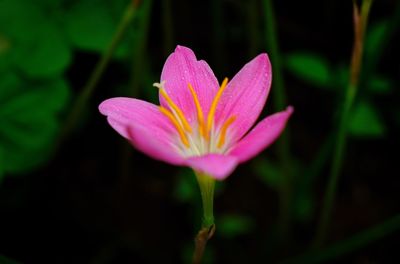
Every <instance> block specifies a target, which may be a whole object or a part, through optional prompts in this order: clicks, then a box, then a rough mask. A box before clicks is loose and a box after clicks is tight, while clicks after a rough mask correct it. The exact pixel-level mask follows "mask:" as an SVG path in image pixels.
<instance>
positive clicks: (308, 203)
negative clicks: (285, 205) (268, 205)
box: [294, 190, 315, 222]
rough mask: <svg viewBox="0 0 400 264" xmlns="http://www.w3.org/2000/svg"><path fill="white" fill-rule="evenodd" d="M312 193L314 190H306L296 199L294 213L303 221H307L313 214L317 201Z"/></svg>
mask: <svg viewBox="0 0 400 264" xmlns="http://www.w3.org/2000/svg"><path fill="white" fill-rule="evenodd" d="M311 194H312V190H308V192H305V191H304V192H302V193H300V194H298V195H296V198H295V199H294V215H295V217H296V219H297V220H299V221H301V222H307V221H309V220H310V219H311V218H312V216H313V213H314V206H315V203H314V200H313V199H312V197H311Z"/></svg>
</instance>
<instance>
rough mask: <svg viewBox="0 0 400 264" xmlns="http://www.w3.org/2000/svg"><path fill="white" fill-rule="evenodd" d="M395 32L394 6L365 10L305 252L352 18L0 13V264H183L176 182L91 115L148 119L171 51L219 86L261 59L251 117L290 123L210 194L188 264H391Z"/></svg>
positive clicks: (195, 197) (1, 7) (273, 11)
mask: <svg viewBox="0 0 400 264" xmlns="http://www.w3.org/2000/svg"><path fill="white" fill-rule="evenodd" d="M399 25H400V2H399V1H397V0H380V1H374V3H373V5H372V8H371V12H370V19H369V24H368V27H367V32H366V36H365V46H364V60H363V64H362V73H361V77H360V82H359V84H360V85H359V87H358V91H357V95H356V97H355V100H354V103H353V106H352V108H351V110H350V114H349V124H348V130H347V131H346V133H347V139H348V141H347V145H346V148H345V150H344V155H343V167H342V169H341V170H340V172H339V176H340V178H339V180H338V187H337V191H336V199H335V203H334V207H333V210H332V216H331V218H330V224H329V228H328V229H327V234H326V239H325V243H324V245H323V246H321V247H320V248H319V250H312V248H313V247H312V245H313V241H314V239H315V236H316V226H317V225H318V221H319V219H320V213H321V210H322V205H323V203H322V201H323V199H324V195H325V193H326V191H325V189H326V185H327V183H328V179H329V175H330V168H331V160H332V153H333V151H334V148H335V146H336V144H337V141H336V136H335V134H336V131H337V129H338V124H339V116H340V112H341V108H342V105H343V98H344V96H345V90H346V87H347V86H348V83H349V64H350V57H351V52H352V47H353V35H354V34H353V9H352V1H335V0H325V1H290V0H282V1H273V3H272V1H270V0H248V1H239V0H214V1H184V0H162V1H156V0H142V1H136V2H135V3H133V2H131V1H128V0H114V1H106V0H96V1H95V0H79V1H78V0H69V1H66V0H0V255H1V256H0V263H190V259H191V254H192V250H193V238H194V236H195V234H196V231H197V230H198V229H199V227H200V223H201V222H200V221H201V204H200V193H199V191H198V187H197V183H196V181H195V177H194V175H193V174H192V172H191V171H190V170H189V169H186V168H178V167H173V166H169V165H167V164H164V163H161V162H158V161H154V160H152V159H150V158H148V157H147V156H145V155H143V154H141V153H139V152H137V151H136V150H134V149H133V148H132V147H131V146H130V145H129V143H128V142H126V141H125V140H124V139H123V138H122V137H121V136H119V135H118V134H117V133H116V132H115V131H114V130H113V129H112V128H111V127H110V126H109V125H108V124H107V123H106V119H105V118H104V117H103V116H101V115H100V113H99V112H98V110H97V107H98V105H99V103H100V102H101V101H103V100H105V99H107V98H110V97H116V96H129V97H137V98H141V99H144V100H147V101H151V102H154V103H158V99H157V90H156V88H154V87H152V83H154V82H158V81H159V78H160V73H161V69H162V66H163V64H164V62H165V60H166V58H167V56H168V55H169V54H170V53H171V52H173V50H174V49H175V46H176V45H178V44H179V45H184V46H188V47H190V48H192V49H193V50H194V51H195V53H196V55H197V57H198V59H204V60H206V61H207V62H208V63H209V64H210V66H211V68H212V69H213V70H214V72H215V74H216V76H217V78H218V79H219V81H221V80H222V79H223V78H224V77H228V78H232V77H233V76H234V74H235V73H236V72H237V71H238V70H239V69H240V68H241V67H242V66H243V65H244V64H245V63H246V62H248V61H249V60H251V59H252V58H253V57H254V56H256V55H257V54H259V53H261V52H267V53H269V55H270V58H271V59H272V64H273V68H274V72H273V74H274V75H273V76H274V79H273V85H272V90H271V94H270V96H269V100H268V102H267V105H266V107H265V109H264V112H263V114H262V117H264V116H266V115H267V114H270V113H273V112H275V111H280V110H282V109H284V108H285V107H286V105H293V106H294V108H295V113H294V115H293V116H292V118H291V120H290V121H289V126H288V128H287V132H286V134H285V135H284V136H283V137H282V138H281V139H280V141H278V142H277V143H275V144H274V145H273V146H272V147H270V148H269V149H267V150H266V151H264V152H263V153H262V154H261V155H260V156H259V157H257V158H255V159H253V160H252V161H249V162H247V163H246V164H243V165H241V166H239V168H238V169H237V170H236V171H235V172H234V173H233V175H231V176H230V177H229V178H228V179H227V180H226V181H224V182H221V183H218V186H217V193H216V199H215V216H216V224H217V232H216V234H215V236H214V237H213V238H212V240H211V241H210V242H209V244H208V246H207V252H206V256H205V260H204V263H281V262H282V263H317V262H318V263H319V262H323V263H396V260H397V261H399V260H400V257H399V254H398V246H399V245H400V244H399V243H400V236H399V235H400V233H399V227H400V220H399V215H398V214H399V209H400V208H399V201H400V200H399V198H400V194H399V191H398V186H399V185H400V178H399V172H398V166H397V165H398V164H397V162H399V151H398V150H399V148H400V141H399V134H400V104H399V98H400V90H399V81H400V79H399V76H400V63H399V59H400V51H399V49H398V47H399V44H400V38H399V36H400V35H399V34H398V33H399ZM112 40H113V41H112ZM101 58H103V59H101ZM100 61H102V62H100ZM99 62H100V63H99ZM94 69H97V72H96V73H95V74H93V71H94ZM91 76H92V77H91ZM89 80H91V81H89Z"/></svg>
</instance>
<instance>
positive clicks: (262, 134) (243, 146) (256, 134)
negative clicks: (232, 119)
mask: <svg viewBox="0 0 400 264" xmlns="http://www.w3.org/2000/svg"><path fill="white" fill-rule="evenodd" d="M292 112H293V107H288V108H287V109H286V110H285V111H282V112H279V113H275V114H273V115H270V116H268V117H266V118H265V119H263V120H262V121H261V122H260V123H258V124H257V125H256V126H255V127H254V129H252V130H251V131H250V132H249V134H247V135H246V136H245V137H244V138H243V139H241V140H240V141H239V142H238V143H237V144H236V146H234V147H233V148H232V149H231V150H230V151H229V155H232V156H235V157H236V158H238V160H239V162H245V161H247V160H249V159H251V158H253V157H254V156H256V155H257V154H259V153H260V152H261V151H262V150H263V149H265V148H266V147H268V146H269V145H271V144H272V143H273V142H274V141H275V140H276V139H277V138H278V137H279V135H280V134H281V133H282V131H283V129H284V128H285V125H286V122H287V121H288V119H289V117H290V115H291V114H292Z"/></svg>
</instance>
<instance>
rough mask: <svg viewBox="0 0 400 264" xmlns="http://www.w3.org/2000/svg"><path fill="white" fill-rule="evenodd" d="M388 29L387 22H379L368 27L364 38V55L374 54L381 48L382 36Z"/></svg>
mask: <svg viewBox="0 0 400 264" xmlns="http://www.w3.org/2000/svg"><path fill="white" fill-rule="evenodd" d="M388 27H389V21H388V20H383V21H379V22H377V23H375V24H373V25H372V26H369V27H368V31H367V35H366V37H365V46H364V47H365V48H364V49H365V53H366V56H369V55H371V54H374V53H375V52H376V51H378V50H379V49H380V47H381V46H382V45H381V43H382V41H384V36H385V33H386V31H387V30H388Z"/></svg>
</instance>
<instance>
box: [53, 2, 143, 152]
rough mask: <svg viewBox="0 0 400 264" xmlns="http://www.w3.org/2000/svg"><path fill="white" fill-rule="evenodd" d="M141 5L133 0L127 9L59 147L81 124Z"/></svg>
mask: <svg viewBox="0 0 400 264" xmlns="http://www.w3.org/2000/svg"><path fill="white" fill-rule="evenodd" d="M139 3H140V0H133V1H131V2H130V3H129V5H128V6H127V7H126V9H125V12H124V14H123V16H122V18H121V21H120V23H119V25H118V28H117V30H116V32H115V34H114V36H113V38H112V40H111V42H110V44H109V46H108V47H107V49H106V51H105V52H104V53H103V55H102V57H101V59H100V61H99V62H98V63H97V64H96V67H95V69H94V71H93V72H92V74H91V76H90V78H89V80H88V81H87V83H86V85H85V86H84V87H83V88H82V91H81V93H80V94H79V95H78V97H77V98H76V100H75V102H74V104H73V106H72V107H71V109H72V110H71V112H70V113H69V115H68V116H67V118H66V121H65V125H64V127H63V129H62V131H61V135H60V138H59V142H58V144H59V145H60V144H61V143H62V141H63V140H65V138H66V137H67V136H68V135H69V134H70V133H71V132H72V130H73V129H74V128H75V127H76V126H77V124H78V123H79V120H80V119H81V114H82V111H83V110H84V108H85V106H86V105H87V102H88V100H89V98H90V97H91V95H92V94H93V91H94V89H95V88H96V85H97V84H98V82H99V81H100V78H101V76H102V75H103V73H104V71H105V69H106V67H107V65H108V63H109V62H110V60H111V58H112V55H113V54H114V51H115V49H116V48H117V46H118V44H119V43H120V41H121V40H122V38H123V36H124V35H125V32H126V30H127V28H128V26H129V25H130V23H131V21H132V19H133V18H134V17H135V15H136V10H137V8H138V6H139Z"/></svg>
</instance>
